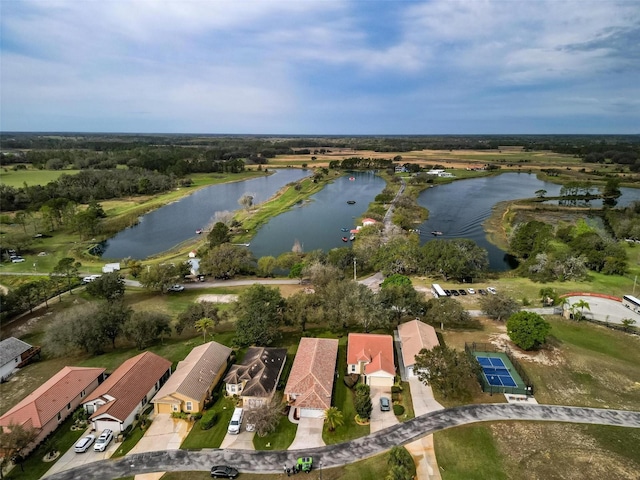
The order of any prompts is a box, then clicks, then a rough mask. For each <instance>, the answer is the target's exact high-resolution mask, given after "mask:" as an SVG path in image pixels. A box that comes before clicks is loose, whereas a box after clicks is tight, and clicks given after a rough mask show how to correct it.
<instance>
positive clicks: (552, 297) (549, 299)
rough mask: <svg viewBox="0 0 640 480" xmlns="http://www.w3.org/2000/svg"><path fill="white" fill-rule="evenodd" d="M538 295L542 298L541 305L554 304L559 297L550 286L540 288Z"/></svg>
mask: <svg viewBox="0 0 640 480" xmlns="http://www.w3.org/2000/svg"><path fill="white" fill-rule="evenodd" d="M539 295H540V298H541V299H542V305H543V306H551V305H556V304H557V303H558V301H559V300H560V297H558V293H557V292H556V291H555V289H553V288H551V287H543V288H541V289H540V293H539Z"/></svg>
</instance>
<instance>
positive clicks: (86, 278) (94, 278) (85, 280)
mask: <svg viewBox="0 0 640 480" xmlns="http://www.w3.org/2000/svg"><path fill="white" fill-rule="evenodd" d="M101 276H102V275H97V274H96V275H89V276H88V277H84V278H83V279H82V283H91V282H93V281H94V280H97V279H98V278H100V277H101Z"/></svg>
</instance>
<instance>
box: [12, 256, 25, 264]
mask: <svg viewBox="0 0 640 480" xmlns="http://www.w3.org/2000/svg"><path fill="white" fill-rule="evenodd" d="M25 261H26V260H25V259H24V258H22V257H13V258H12V259H11V263H22V262H25Z"/></svg>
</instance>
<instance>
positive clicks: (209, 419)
mask: <svg viewBox="0 0 640 480" xmlns="http://www.w3.org/2000/svg"><path fill="white" fill-rule="evenodd" d="M217 420H218V414H217V413H216V412H215V411H214V410H209V411H207V412H206V413H205V414H204V415H203V416H202V418H201V419H200V428H201V429H202V430H209V429H210V428H211V427H213V426H214V425H215V424H216V421H217Z"/></svg>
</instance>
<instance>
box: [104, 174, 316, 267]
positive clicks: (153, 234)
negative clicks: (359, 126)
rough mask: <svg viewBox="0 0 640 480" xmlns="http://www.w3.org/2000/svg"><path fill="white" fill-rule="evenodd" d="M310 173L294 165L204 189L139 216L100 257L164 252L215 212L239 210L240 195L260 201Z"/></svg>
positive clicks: (201, 224) (120, 256) (122, 256)
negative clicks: (274, 171) (290, 167)
mask: <svg viewBox="0 0 640 480" xmlns="http://www.w3.org/2000/svg"><path fill="white" fill-rule="evenodd" d="M310 173H311V172H310V171H309V170H300V169H297V168H295V169H294V168H292V169H280V170H277V171H276V173H275V174H273V175H268V176H267V175H265V176H264V177H258V178H254V179H251V180H244V181H241V182H233V183H225V184H221V185H211V186H210V187H207V188H203V189H201V190H198V191H197V192H194V193H193V194H192V195H189V196H188V197H185V198H183V199H181V200H179V201H177V202H174V203H170V204H169V205H165V206H164V207H162V208H159V209H157V210H154V211H153V212H150V213H148V214H146V215H144V216H142V217H141V218H140V223H139V224H138V225H136V226H134V227H131V228H127V229H126V230H123V231H122V232H120V233H118V234H117V235H116V236H115V237H113V238H110V239H109V240H107V241H106V242H104V244H103V254H102V256H103V257H104V258H113V259H122V258H126V257H131V258H136V259H143V258H146V257H149V256H151V255H155V254H157V253H160V252H164V251H165V250H169V249H170V248H172V247H174V246H175V245H177V244H179V243H180V242H183V241H185V240H187V239H189V238H192V237H195V236H196V230H198V229H200V228H203V227H205V226H206V225H208V224H209V223H210V222H211V219H212V217H213V216H214V215H215V213H216V212H219V211H224V210H229V211H235V210H238V209H239V208H240V205H238V199H239V198H240V197H242V196H243V195H245V194H250V195H253V196H254V203H262V202H264V201H266V200H268V199H269V198H271V197H272V196H273V195H275V194H276V192H277V191H278V190H280V189H281V188H282V187H284V186H285V185H286V184H288V183H290V182H295V181H297V180H300V179H301V178H304V177H306V176H308V175H309V174H310Z"/></svg>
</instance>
